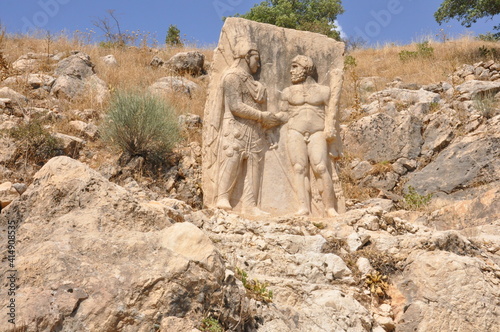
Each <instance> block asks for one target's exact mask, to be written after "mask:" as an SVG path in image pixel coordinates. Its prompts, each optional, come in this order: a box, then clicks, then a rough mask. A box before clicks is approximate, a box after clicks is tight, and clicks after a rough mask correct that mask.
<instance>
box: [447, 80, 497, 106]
mask: <svg viewBox="0 0 500 332" xmlns="http://www.w3.org/2000/svg"><path fill="white" fill-rule="evenodd" d="M455 91H456V92H457V93H458V99H459V100H462V101H464V100H472V99H474V98H476V97H481V96H488V95H491V96H493V95H495V94H496V93H498V92H499V91H500V82H499V81H495V82H491V81H477V80H472V81H467V82H465V83H463V84H461V85H459V86H457V87H456V89H455Z"/></svg>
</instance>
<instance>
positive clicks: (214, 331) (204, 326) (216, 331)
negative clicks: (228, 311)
mask: <svg viewBox="0 0 500 332" xmlns="http://www.w3.org/2000/svg"><path fill="white" fill-rule="evenodd" d="M200 330H201V331H203V332H224V328H223V327H222V325H221V323H220V322H219V321H218V320H217V319H215V318H214V317H212V316H208V317H205V318H203V320H202V321H201V326H200Z"/></svg>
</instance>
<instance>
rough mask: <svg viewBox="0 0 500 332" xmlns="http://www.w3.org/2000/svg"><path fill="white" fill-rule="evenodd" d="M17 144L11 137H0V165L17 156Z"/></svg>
mask: <svg viewBox="0 0 500 332" xmlns="http://www.w3.org/2000/svg"><path fill="white" fill-rule="evenodd" d="M16 149H17V144H16V142H15V141H14V140H13V139H12V138H9V137H3V136H0V164H5V163H7V162H9V161H10V160H11V159H12V158H13V157H14V156H15V154H16Z"/></svg>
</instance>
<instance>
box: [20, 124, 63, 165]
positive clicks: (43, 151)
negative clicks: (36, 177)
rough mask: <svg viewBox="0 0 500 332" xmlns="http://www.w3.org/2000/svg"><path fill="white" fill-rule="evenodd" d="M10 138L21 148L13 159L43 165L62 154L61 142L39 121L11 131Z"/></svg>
mask: <svg viewBox="0 0 500 332" xmlns="http://www.w3.org/2000/svg"><path fill="white" fill-rule="evenodd" d="M10 137H12V138H13V139H14V140H16V142H17V144H18V146H19V148H18V150H17V151H16V155H15V156H14V158H13V161H14V162H15V161H16V160H18V159H19V158H23V159H25V160H28V161H31V162H33V163H35V164H43V163H45V162H46V161H47V160H49V159H50V158H52V157H55V156H58V155H61V154H62V151H61V150H60V146H61V144H60V142H59V140H58V139H56V138H55V137H53V136H52V135H51V134H50V133H49V132H48V131H47V129H45V128H44V127H43V125H42V123H40V122H39V121H38V120H32V121H29V122H28V123H26V124H23V125H21V126H19V127H17V128H14V129H12V130H11V131H10Z"/></svg>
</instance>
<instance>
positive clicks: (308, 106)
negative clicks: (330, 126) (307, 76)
mask: <svg viewBox="0 0 500 332" xmlns="http://www.w3.org/2000/svg"><path fill="white" fill-rule="evenodd" d="M329 96H330V88H329V87H327V86H323V85H319V84H297V85H292V86H290V87H288V88H287V89H285V90H284V91H283V100H286V101H287V102H288V112H289V114H290V119H289V120H288V128H289V129H292V130H296V131H298V132H300V133H302V134H306V133H309V134H312V133H315V132H317V131H321V130H324V129H325V106H326V105H327V104H328V98H329Z"/></svg>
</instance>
